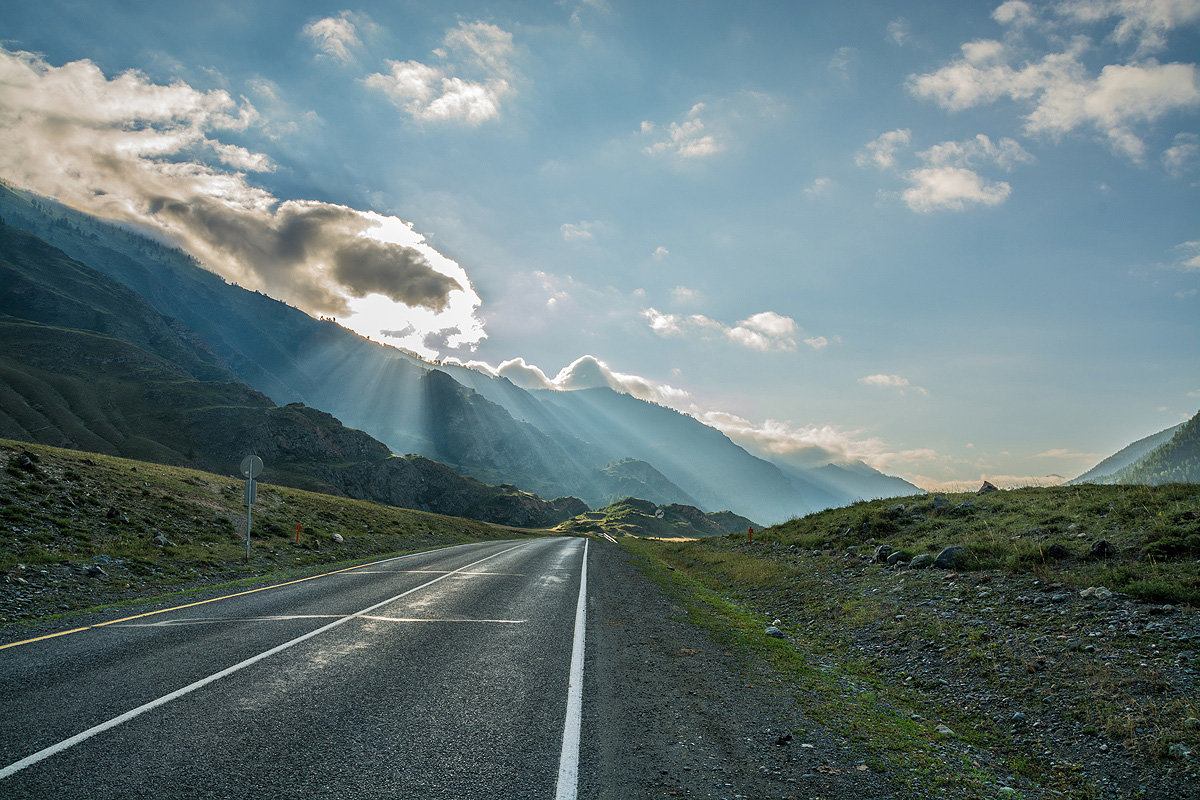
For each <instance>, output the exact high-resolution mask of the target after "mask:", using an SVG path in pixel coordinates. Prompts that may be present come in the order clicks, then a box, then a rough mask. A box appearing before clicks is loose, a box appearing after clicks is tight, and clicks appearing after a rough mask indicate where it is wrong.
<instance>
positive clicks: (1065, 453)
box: [1033, 447, 1104, 461]
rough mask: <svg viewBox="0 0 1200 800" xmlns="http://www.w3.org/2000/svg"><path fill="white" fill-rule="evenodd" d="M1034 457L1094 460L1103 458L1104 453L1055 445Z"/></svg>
mask: <svg viewBox="0 0 1200 800" xmlns="http://www.w3.org/2000/svg"><path fill="white" fill-rule="evenodd" d="M1033 457H1034V458H1070V459H1075V460H1085V461H1094V460H1096V459H1099V458H1103V457H1104V454H1102V453H1078V452H1075V451H1074V450H1069V449H1067V448H1065V447H1055V448H1052V449H1050V450H1046V451H1043V452H1041V453H1035V454H1034V456H1033Z"/></svg>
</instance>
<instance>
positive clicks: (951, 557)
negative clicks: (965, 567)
mask: <svg viewBox="0 0 1200 800" xmlns="http://www.w3.org/2000/svg"><path fill="white" fill-rule="evenodd" d="M966 559H967V548H965V547H963V546H962V545H958V544H952V545H950V546H949V547H947V548H946V549H944V550H942V552H940V553H938V554H937V558H935V559H934V560H933V566H934V567H936V568H938V569H957V568H958V566H959V565H960V564H962V563H963V562H964V561H966ZM913 560H914V561H915V560H916V559H913Z"/></svg>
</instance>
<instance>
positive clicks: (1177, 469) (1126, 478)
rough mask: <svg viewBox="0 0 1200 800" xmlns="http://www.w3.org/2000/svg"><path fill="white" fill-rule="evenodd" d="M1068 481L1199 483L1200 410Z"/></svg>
mask: <svg viewBox="0 0 1200 800" xmlns="http://www.w3.org/2000/svg"><path fill="white" fill-rule="evenodd" d="M1068 483H1072V484H1076V483H1109V484H1120V483H1128V484H1148V485H1158V484H1163V483H1200V413H1197V414H1196V416H1194V417H1192V418H1191V419H1190V420H1188V421H1187V422H1185V423H1183V424H1181V425H1175V426H1173V427H1170V428H1167V429H1166V430H1164V431H1159V432H1158V433H1156V434H1154V435H1152V436H1147V437H1146V438H1145V439H1139V440H1138V441H1136V442H1134V443H1133V444H1131V445H1129V446H1127V447H1124V448H1122V449H1121V450H1119V451H1118V452H1116V453H1114V454H1113V455H1111V456H1109V457H1108V458H1106V459H1104V460H1103V461H1101V462H1100V463H1099V464H1097V465H1096V466H1094V467H1092V468H1091V469H1089V470H1088V471H1087V472H1085V473H1083V474H1082V475H1080V476H1079V477H1078V478H1075V479H1073V480H1071V481H1069V482H1068Z"/></svg>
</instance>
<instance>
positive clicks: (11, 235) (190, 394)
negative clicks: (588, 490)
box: [0, 223, 585, 527]
mask: <svg viewBox="0 0 1200 800" xmlns="http://www.w3.org/2000/svg"><path fill="white" fill-rule="evenodd" d="M0 277H2V278H4V281H3V282H2V283H0V309H5V310H6V311H8V312H10V313H7V314H0V341H3V342H4V349H3V351H2V352H0V436H5V437H10V438H16V439H23V440H27V441H36V442H45V443H50V444H56V445H60V446H66V447H77V448H80V449H86V450H90V451H94V452H100V453H110V454H114V455H123V456H127V457H133V458H140V459H145V460H149V461H156V462H159V463H165V464H177V465H185V466H193V467H202V468H205V469H209V470H212V471H219V472H226V473H236V470H235V466H236V464H237V463H238V462H239V461H240V459H241V457H242V456H243V455H245V454H246V453H247V452H256V453H258V454H259V455H260V456H262V457H263V458H264V460H266V461H267V464H268V472H267V473H266V477H265V479H266V480H269V481H271V480H273V481H277V482H280V483H284V484H287V485H292V486H299V487H304V488H310V489H315V490H319V491H326V492H332V493H336V494H343V495H347V496H353V497H359V498H364V499H371V500H376V501H379V502H385V503H389V504H392V505H398V506H404V507H409V508H419V509H424V510H436V511H439V512H442V513H448V514H454V515H456V516H465V517H472V518H476V519H487V520H492V521H497V522H503V523H505V524H511V525H519V526H527V527H542V526H547V525H552V524H554V523H555V522H558V521H559V520H561V519H565V518H566V517H568V516H571V515H572V514H575V513H579V512H580V511H581V510H583V509H584V508H585V507H584V506H583V504H582V503H581V502H579V501H572V500H563V501H560V502H559V503H557V504H554V503H547V502H546V501H544V500H541V499H540V498H538V497H536V496H534V495H532V494H529V493H527V492H523V491H520V490H518V489H516V487H513V486H504V487H496V486H487V485H485V484H483V483H481V482H479V481H476V480H473V479H470V478H466V477H463V476H460V475H457V474H456V473H454V472H453V471H452V470H450V469H448V468H447V467H445V466H443V465H441V464H437V463H435V462H433V461H430V460H428V459H424V458H421V457H417V456H411V457H408V458H395V457H393V456H392V455H391V452H390V450H389V449H388V447H387V446H386V445H384V444H383V443H381V442H379V441H377V440H375V439H373V438H371V437H370V436H368V435H367V434H365V433H362V432H361V431H357V430H353V429H350V428H347V427H345V426H343V425H342V424H341V423H340V422H339V421H338V420H337V419H336V418H334V417H333V416H331V415H329V414H326V413H324V412H321V411H318V410H316V409H312V408H307V407H305V406H303V405H302V404H289V405H287V406H284V407H277V406H275V405H274V404H273V403H272V402H271V401H270V400H269V399H268V398H267V397H266V396H264V395H263V394H261V393H259V392H257V391H255V390H254V389H251V388H250V387H248V386H246V385H245V384H242V383H238V382H236V381H233V380H204V379H203V378H205V377H218V378H220V377H227V378H232V377H233V376H232V375H231V373H230V372H229V371H228V370H227V369H224V368H223V367H222V365H221V364H220V362H219V361H218V360H216V359H215V358H214V356H213V354H212V353H211V351H209V350H208V349H207V348H206V347H204V346H203V343H202V342H198V340H196V339H195V337H194V334H192V333H191V331H189V330H188V329H187V328H186V326H183V325H182V324H180V323H179V322H178V321H177V320H170V319H168V318H165V317H163V316H162V315H160V314H158V313H157V312H156V311H155V310H154V309H152V308H150V306H149V305H148V304H147V303H145V302H144V301H143V300H142V299H141V298H140V297H139V296H138V295H136V294H134V293H132V292H129V291H128V290H127V289H125V288H124V287H122V286H121V285H120V284H118V283H116V282H115V281H113V280H112V279H111V278H108V277H107V276H104V275H101V274H100V273H98V272H96V271H94V270H91V269H90V268H88V267H86V266H84V265H83V264H80V263H78V262H76V261H73V260H72V259H69V258H67V257H66V256H65V254H63V253H61V252H60V251H58V250H55V249H54V248H51V247H49V246H47V245H46V244H45V243H44V242H42V241H41V240H39V239H37V238H36V237H34V236H31V235H30V234H27V233H24V232H22V231H18V230H15V229H12V228H9V227H7V226H5V225H3V224H2V223H0ZM13 315H27V316H28V317H30V318H18V317H17V316H13ZM31 318H32V319H31ZM39 320H46V321H56V320H62V321H64V322H66V323H67V324H71V323H75V324H78V325H81V326H85V327H84V328H79V329H76V328H68V327H62V326H59V325H53V324H46V322H42V321H39ZM110 333H111V334H115V335H109V334H110ZM118 335H126V336H129V337H130V338H132V339H134V340H136V341H138V342H141V343H142V344H143V345H144V346H145V347H146V348H151V349H143V347H139V346H138V345H136V344H134V343H132V342H129V341H125V340H123V339H121V338H116V336H118ZM153 351H157V352H153ZM160 353H161V355H160Z"/></svg>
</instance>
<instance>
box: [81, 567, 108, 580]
mask: <svg viewBox="0 0 1200 800" xmlns="http://www.w3.org/2000/svg"><path fill="white" fill-rule="evenodd" d="M84 574H86V575H87V576H88V577H89V578H101V577H105V576H107V575H108V573H107V572H105V571H104V569H103V567H101V566H99V565H98V564H89V565H88V566H87V567H85V568H84Z"/></svg>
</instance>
